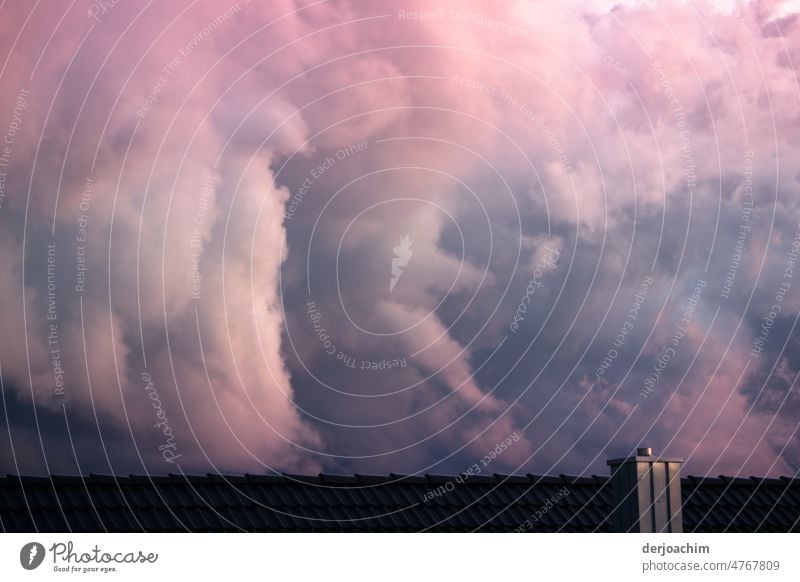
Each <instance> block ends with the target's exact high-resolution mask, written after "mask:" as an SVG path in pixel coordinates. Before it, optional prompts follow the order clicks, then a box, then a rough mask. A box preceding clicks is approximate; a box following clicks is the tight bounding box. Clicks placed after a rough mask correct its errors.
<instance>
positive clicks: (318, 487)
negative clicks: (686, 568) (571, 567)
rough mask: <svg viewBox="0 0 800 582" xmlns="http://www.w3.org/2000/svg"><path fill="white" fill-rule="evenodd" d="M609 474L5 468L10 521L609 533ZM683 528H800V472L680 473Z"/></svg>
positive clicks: (102, 526) (41, 528) (1, 504)
mask: <svg viewBox="0 0 800 582" xmlns="http://www.w3.org/2000/svg"><path fill="white" fill-rule="evenodd" d="M608 482H609V479H608V477H598V476H592V477H570V476H566V475H562V476H559V477H545V476H537V475H524V476H518V475H515V476H509V475H494V476H491V477H489V476H477V477H469V478H466V477H465V478H462V477H458V478H457V477H453V476H436V475H425V476H411V477H409V476H403V475H395V474H391V475H389V476H370V475H354V476H341V475H327V474H321V475H319V476H301V475H289V474H286V475H281V476H263V475H236V476H231V475H218V474H208V475H204V476H186V475H168V476H161V477H150V476H136V475H131V476H127V477H119V476H105V475H89V476H86V477H69V476H51V477H25V476H22V477H20V476H8V477H5V478H2V477H0V531H6V532H70V531H71V532H103V531H108V532H138V531H146V532H182V531H197V532H220V531H222V532H225V531H248V532H301V531H307V532H317V531H319V532H417V531H443V532H471V531H481V532H511V531H533V532H558V531H567V532H605V531H609V527H610V524H609V521H608V519H609V515H610V513H611V509H612V502H611V490H610V489H611V488H610V487H609V486H607V484H608ZM681 490H682V495H683V502H684V503H683V520H684V530H685V531H693V532H726V531H733V532H790V531H794V532H797V531H800V525H799V523H800V479H789V478H785V477H782V478H778V479H762V478H755V477H751V478H748V479H743V478H731V477H718V478H699V477H688V478H684V479H682V480H681Z"/></svg>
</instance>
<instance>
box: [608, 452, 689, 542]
mask: <svg viewBox="0 0 800 582" xmlns="http://www.w3.org/2000/svg"><path fill="white" fill-rule="evenodd" d="M681 463H683V459H669V458H664V457H654V456H653V449H651V448H650V447H647V448H640V449H637V450H636V456H633V457H627V458H625V459H611V460H609V461H608V462H607V464H608V465H610V466H611V483H610V485H611V494H612V496H613V503H614V507H613V510H612V515H611V529H612V531H615V532H634V533H654V532H671V533H681V532H683V514H682V512H681Z"/></svg>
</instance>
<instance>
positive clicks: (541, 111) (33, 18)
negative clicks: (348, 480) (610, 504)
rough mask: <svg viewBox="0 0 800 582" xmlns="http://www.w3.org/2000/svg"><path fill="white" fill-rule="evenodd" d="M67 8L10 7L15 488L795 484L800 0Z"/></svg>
mask: <svg viewBox="0 0 800 582" xmlns="http://www.w3.org/2000/svg"><path fill="white" fill-rule="evenodd" d="M67 4H68V3H64V2H58V1H55V0H44V1H40V2H2V3H0V87H2V90H1V91H0V140H2V141H0V317H2V320H1V321H2V333H0V378H2V407H3V408H2V413H0V429H2V430H0V473H1V474H5V473H18V472H21V473H28V474H45V473H48V472H53V473H62V474H64V473H66V474H77V473H89V472H96V473H112V472H113V473H125V474H127V473H151V474H164V473H168V472H171V473H179V472H186V473H205V472H217V471H223V472H232V473H242V472H249V473H262V472H275V471H277V472H284V471H285V472H293V473H318V472H320V471H324V472H331V473H378V474H388V473H390V472H394V473H459V472H462V471H466V470H467V469H468V468H469V467H471V466H473V465H474V464H477V465H478V466H479V467H481V472H482V473H485V474H491V473H528V472H530V473H539V474H560V473H568V474H592V473H595V474H607V471H608V469H607V467H606V465H605V461H606V459H608V458H611V457H618V456H624V455H626V454H628V453H630V452H631V451H632V450H633V449H635V448H636V447H637V446H650V447H653V448H654V449H655V451H656V452H657V453H659V454H666V455H669V456H674V457H682V458H684V459H686V469H685V473H692V474H700V475H704V474H713V475H717V474H728V475H745V476H747V475H794V474H796V473H797V471H798V469H799V468H800V441H799V440H798V427H800V393H799V392H798V386H797V376H798V373H799V372H800V330H798V329H797V324H798V313H800V76H799V74H800V16H799V15H798V14H800V7H799V6H797V3H792V2H786V3H781V2H779V1H773V0H763V1H762V0H759V1H753V2H741V3H737V2H706V1H694V0H691V1H689V0H687V1H685V2H673V1H666V0H665V1H648V2H637V1H626V2H622V3H619V4H615V3H613V2H572V3H569V4H565V3H563V2H557V1H553V2H547V1H509V2H503V3H498V2H490V1H488V0H486V1H466V2H465V1H456V0H452V1H443V0H433V1H430V0H429V1H427V2H424V1H413V0H409V1H406V0H400V1H393V2H389V1H376V2H356V1H355V0H352V1H292V0H263V1H262V0H251V1H249V2H248V1H246V0H240V1H239V2H238V3H226V2H225V1H223V2H219V1H217V2H212V1H210V0H207V1H196V2H194V1H189V0H178V1H171V2H153V1H146V0H106V1H105V2H103V1H101V0H91V1H89V0H78V1H76V2H73V3H71V4H69V6H67ZM501 5H502V8H501ZM509 442H510V444H509ZM504 443H505V444H504ZM498 451H499V452H498Z"/></svg>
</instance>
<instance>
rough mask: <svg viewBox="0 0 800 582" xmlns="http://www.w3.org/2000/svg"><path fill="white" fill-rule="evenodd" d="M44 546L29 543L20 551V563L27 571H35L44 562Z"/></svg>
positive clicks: (37, 543)
mask: <svg viewBox="0 0 800 582" xmlns="http://www.w3.org/2000/svg"><path fill="white" fill-rule="evenodd" d="M44 553H45V552H44V546H43V545H42V544H40V543H39V542H28V543H27V544H25V545H24V546H22V549H21V550H20V551H19V563H20V564H22V567H23V568H25V569H26V570H35V569H36V568H38V567H39V566H41V565H42V562H43V561H44Z"/></svg>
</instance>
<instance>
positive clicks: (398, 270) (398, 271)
mask: <svg viewBox="0 0 800 582" xmlns="http://www.w3.org/2000/svg"><path fill="white" fill-rule="evenodd" d="M412 244H414V241H413V240H411V236H410V235H408V234H407V235H405V236H403V237H402V238H401V239H400V244H398V245H397V246H396V247H394V258H392V278H391V279H390V280H389V293H391V292H392V291H394V286H395V285H397V282H398V281H399V280H400V276H401V275H402V274H403V269H404V268H405V267H406V266H408V262H409V261H410V260H411V255H413V254H414V253H413V251H412V250H411V245H412Z"/></svg>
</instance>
